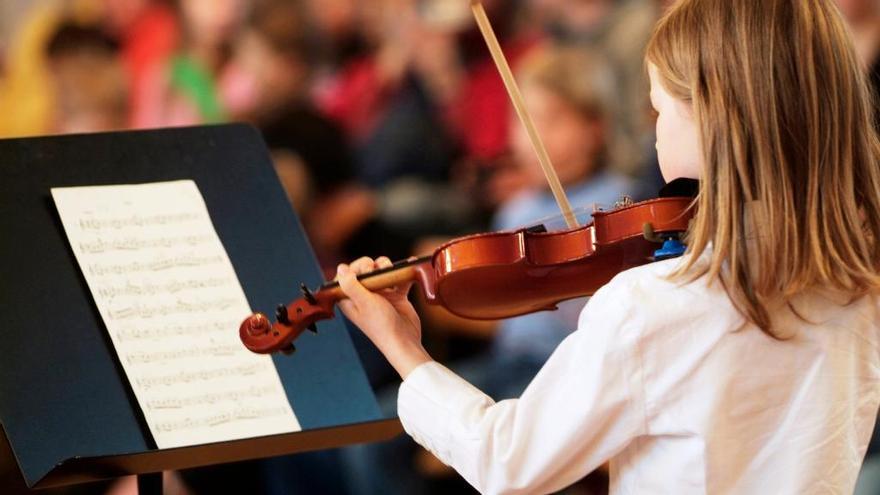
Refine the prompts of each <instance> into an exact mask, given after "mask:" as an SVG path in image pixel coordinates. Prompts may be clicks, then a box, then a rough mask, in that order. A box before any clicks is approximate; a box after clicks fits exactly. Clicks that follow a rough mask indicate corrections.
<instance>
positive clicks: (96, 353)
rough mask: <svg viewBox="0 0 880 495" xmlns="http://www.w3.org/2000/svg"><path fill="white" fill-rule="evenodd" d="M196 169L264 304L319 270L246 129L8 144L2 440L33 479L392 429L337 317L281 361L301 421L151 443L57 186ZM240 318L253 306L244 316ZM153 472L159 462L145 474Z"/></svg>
mask: <svg viewBox="0 0 880 495" xmlns="http://www.w3.org/2000/svg"><path fill="white" fill-rule="evenodd" d="M179 179H192V180H194V181H195V182H196V184H197V185H198V187H199V189H200V190H201V192H202V195H203V196H204V198H205V202H206V204H207V206H208V211H209V212H210V214H211V218H212V220H213V222H214V226H215V228H216V230H217V233H218V235H219V236H220V239H221V241H222V242H223V244H224V246H225V247H226V250H227V252H228V253H229V258H230V259H231V261H232V264H233V266H234V267H235V270H236V273H237V274H238V277H239V280H240V281H241V284H242V287H243V288H244V291H245V294H246V295H247V297H248V301H249V302H250V304H251V307H252V308H253V309H254V310H255V311H263V312H271V311H272V309H273V308H274V307H275V305H276V304H278V303H282V302H283V303H286V302H288V301H290V300H291V299H293V298H295V297H297V293H296V290H297V286H298V284H299V283H300V282H305V283H306V284H308V285H310V286H316V285H318V284H319V283H321V282H322V281H323V279H322V276H321V273H320V271H319V269H318V266H317V263H316V261H315V257H314V254H313V252H312V250H311V248H310V247H309V244H308V241H307V239H306V237H305V234H304V233H303V229H302V226H301V225H300V223H299V221H298V220H297V218H296V216H295V215H294V214H293V213H292V210H291V208H290V204H289V203H288V200H287V197H286V196H285V194H284V191H283V190H282V188H281V185H280V184H279V182H278V177H277V176H276V174H275V171H274V169H273V167H272V164H271V162H270V159H269V155H268V153H267V151H266V148H265V145H264V143H263V140H262V139H261V137H260V135H259V133H257V132H256V130H254V129H253V128H251V127H248V126H244V125H223V126H209V127H193V128H179V129H163V130H155V131H138V132H118V133H105V134H91V135H75V136H56V137H39V138H28V139H11V140H3V141H0V425H2V431H0V434H2V436H3V437H4V438H5V440H3V438H0V442H4V441H5V442H8V444H9V447H10V448H11V450H12V452H13V453H14V454H15V458H16V460H17V462H18V466H19V468H20V470H21V473H22V475H23V477H24V480H25V482H26V484H27V485H28V487H30V488H46V487H53V486H60V485H67V484H75V483H83V482H88V481H94V480H101V479H108V478H114V477H119V476H124V475H131V474H137V475H142V476H140V477H139V487H140V488H141V489H142V493H143V492H144V491H151V492H161V471H163V470H171V469H185V468H191V467H198V466H206V465H212V464H220V463H227V462H233V461H241V460H247V459H257V458H264V457H272V456H279V455H284V454H290V453H296V452H303V451H308V450H317V449H326V448H333V447H339V446H342V445H346V444H351V443H358V442H370V441H378V440H384V439H388V438H391V437H393V436H394V435H396V434H398V433H399V432H400V431H401V428H400V423H399V422H398V420H397V419H396V418H394V419H387V418H383V417H382V415H381V413H380V411H379V407H378V405H377V404H376V398H375V396H374V395H373V391H372V390H371V388H370V385H369V383H368V381H367V378H366V376H365V374H364V371H363V368H362V367H361V365H360V361H359V359H358V356H357V354H356V352H355V349H354V347H353V346H352V343H351V340H350V338H349V335H348V333H347V332H346V330H345V326H344V324H343V322H342V321H341V318H339V317H337V318H335V319H333V320H330V321H326V322H322V323H320V324H319V328H320V334H318V335H311V334H309V335H304V336H303V337H301V338H300V339H299V340H298V341H297V347H298V348H299V351H298V352H297V353H296V354H295V355H293V356H290V357H286V356H276V357H274V360H275V365H276V367H277V368H278V374H279V375H280V377H281V380H282V382H283V384H284V389H285V391H286V392H287V396H288V398H289V400H290V402H291V404H292V405H293V408H294V410H295V411H296V415H297V419H298V420H299V422H300V424H301V426H302V428H303V431H301V432H298V433H290V434H283V435H271V436H265V437H258V438H250V439H244V440H235V441H230V442H221V443H215V444H207V445H196V446H192V447H182V448H174V449H157V448H156V445H155V443H154V442H153V439H152V437H151V435H150V432H149V429H148V428H147V427H146V425H145V423H144V419H143V416H142V414H141V411H140V408H139V407H138V405H137V402H136V401H135V399H134V394H133V393H132V391H131V389H130V388H129V384H128V381H127V379H126V377H125V374H124V372H123V370H122V367H121V365H120V364H119V362H118V361H117V358H116V355H115V352H114V350H113V348H112V344H111V342H110V338H109V335H107V331H106V329H105V327H104V324H103V322H102V320H101V317H100V315H99V313H98V311H97V308H96V307H95V304H94V302H93V300H92V298H91V295H90V293H89V290H88V287H87V285H86V283H85V279H84V278H83V277H82V274H81V273H80V270H79V267H78V265H77V263H76V260H75V258H74V256H73V252H72V251H71V250H70V248H69V246H68V242H67V238H66V236H65V233H64V229H63V227H62V226H61V223H60V220H59V218H58V214H57V211H56V210H55V205H54V202H53V201H52V199H51V195H50V192H49V189H50V188H51V187H65V186H84V185H105V184H127V183H143V182H157V181H167V180H179ZM242 316H243V317H244V316H246V315H242ZM150 473H158V474H150Z"/></svg>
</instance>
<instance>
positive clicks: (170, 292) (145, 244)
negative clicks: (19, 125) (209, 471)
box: [52, 181, 301, 448]
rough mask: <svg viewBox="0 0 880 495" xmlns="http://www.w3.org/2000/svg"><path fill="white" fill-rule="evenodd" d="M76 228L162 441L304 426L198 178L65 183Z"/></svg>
mask: <svg viewBox="0 0 880 495" xmlns="http://www.w3.org/2000/svg"><path fill="white" fill-rule="evenodd" d="M52 196H53V198H54V199H55V204H56V206H57V208H58V212H59V214H60V216H61V221H62V223H63V224H64V230H65V231H66V233H67V238H68V240H69V241H70V245H71V247H72V249H73V252H74V254H75V255H76V259H77V262H78V263H79V266H80V269H81V270H82V273H83V275H84V276H85V279H86V282H87V283H88V286H89V289H90V290H91V293H92V297H93V298H94V300H95V304H96V305H97V307H98V310H99V311H100V313H101V317H102V318H103V320H104V323H105V325H106V327H107V330H108V331H109V332H110V338H111V340H112V342H113V345H114V347H115V348H116V352H117V355H118V356H119V361H120V362H121V363H122V367H123V368H124V369H125V373H126V375H127V376H128V380H129V383H131V387H132V389H134V393H135V396H136V397H137V400H138V403H139V404H140V407H141V410H142V411H143V413H144V416H145V417H146V421H147V424H148V425H149V427H150V431H151V432H152V434H153V438H154V439H155V441H156V444H157V445H158V446H159V447H160V448H170V447H179V446H185V445H196V444H203V443H209V442H219V441H224V440H232V439H237V438H246V437H255V436H261V435H271V434H276V433H284V432H291V431H299V430H300V429H301V428H300V426H299V423H298V421H297V419H296V416H295V414H294V412H293V409H292V408H291V406H290V402H289V401H288V400H287V396H286V395H285V392H284V389H283V387H282V384H281V380H280V378H279V377H278V372H277V370H276V369H275V366H274V364H273V363H272V359H271V358H270V357H269V356H260V355H256V354H253V353H251V352H250V351H248V350H247V349H245V347H244V346H243V345H242V344H241V341H240V340H239V337H238V327H239V325H240V324H241V321H242V320H243V319H244V318H245V317H246V316H247V315H249V314H251V309H250V307H249V305H248V303H247V299H246V298H245V295H244V291H243V290H242V288H241V285H240V284H239V281H238V277H237V276H236V274H235V271H234V270H233V267H232V264H231V263H230V261H229V257H228V256H227V254H226V251H225V249H224V248H223V245H222V244H221V243H220V238H219V237H218V236H217V232H216V231H215V230H214V226H213V224H212V223H211V219H210V217H209V215H208V210H207V207H206V206H205V202H204V200H203V198H202V195H201V193H200V192H199V190H198V188H197V187H196V185H195V183H194V182H192V181H175V182H162V183H153V184H139V185H120V186H94V187H70V188H54V189H52Z"/></svg>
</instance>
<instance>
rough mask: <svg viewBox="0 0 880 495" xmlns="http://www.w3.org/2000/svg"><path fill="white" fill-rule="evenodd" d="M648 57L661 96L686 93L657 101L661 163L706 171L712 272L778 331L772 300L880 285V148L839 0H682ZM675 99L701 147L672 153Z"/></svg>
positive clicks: (701, 224)
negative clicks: (814, 290) (819, 288)
mask: <svg viewBox="0 0 880 495" xmlns="http://www.w3.org/2000/svg"><path fill="white" fill-rule="evenodd" d="M647 61H648V65H649V70H650V71H651V73H652V79H653V83H654V86H658V85H659V87H655V88H654V90H653V91H652V93H655V94H652V96H656V95H658V94H659V96H661V99H662V97H665V96H669V97H670V98H671V99H672V100H674V101H673V103H674V105H670V106H668V108H658V111H659V113H660V116H659V119H658V132H657V134H658V136H657V139H658V142H657V146H658V150H659V151H660V153H659V158H660V161H661V168H662V169H663V170H664V171H665V175H667V176H669V177H667V178H672V177H671V176H674V175H682V174H683V175H687V174H688V172H689V171H691V172H692V171H694V170H695V168H696V170H697V171H698V175H700V177H701V179H702V187H701V192H700V196H699V199H698V204H697V207H698V210H699V211H698V214H697V217H696V220H695V222H694V225H693V228H692V231H691V233H690V248H691V250H692V251H693V252H694V254H697V253H701V252H703V251H704V250H705V249H706V248H707V247H709V245H710V243H711V248H712V252H713V257H712V263H711V266H709V267H707V268H706V270H704V271H703V273H708V274H709V275H710V277H717V276H721V277H722V278H723V280H724V282H725V284H726V287H727V288H728V291H729V293H730V294H731V297H732V299H733V300H734V302H735V303H737V304H738V305H739V306H740V308H741V309H742V310H743V311H744V312H745V313H746V314H747V315H748V316H749V317H750V319H751V320H752V321H753V322H755V323H756V324H757V325H759V326H760V327H761V328H762V329H764V330H765V331H770V330H771V329H770V320H769V316H768V312H767V309H766V306H767V304H768V302H769V301H774V302H776V301H782V302H784V301H787V300H789V298H790V297H791V296H793V295H795V294H797V293H799V292H801V291H802V290H804V289H805V288H808V287H814V286H826V287H830V288H834V289H838V290H841V291H844V292H847V293H849V294H851V295H853V296H855V295H859V294H862V293H865V292H868V291H875V290H877V288H878V287H880V279H878V275H877V272H878V268H880V249H878V243H877V242H875V240H877V239H880V170H878V167H880V160H878V154H880V144H878V139H877V134H876V132H875V130H874V128H873V121H872V104H871V99H870V94H869V91H868V89H867V86H866V79H865V76H864V74H863V73H862V71H861V70H860V66H859V62H858V60H857V57H856V54H855V52H854V49H853V47H852V42H851V40H850V38H849V35H848V31H847V28H846V26H845V25H844V21H843V20H842V19H841V16H840V14H839V12H838V10H837V8H836V7H835V6H834V4H833V2H832V0H761V1H750V2H732V1H730V0H684V1H679V2H678V3H676V4H675V5H674V6H673V7H672V9H671V10H670V11H669V12H668V13H667V14H666V15H665V16H664V18H663V19H662V20H661V21H660V23H659V24H658V26H657V28H656V30H655V33H654V35H653V37H652V39H651V41H650V43H649V46H648V50H647ZM655 103H657V102H656V101H655ZM661 107H662V105H661ZM670 108H671V109H672V111H674V112H677V113H676V115H674V119H673V120H675V119H679V121H683V122H687V121H688V119H690V122H691V123H692V126H693V134H694V136H693V137H694V141H696V142H695V143H694V144H695V146H696V147H697V150H696V152H697V154H696V155H695V156H692V155H687V154H685V155H684V157H682V156H681V155H678V154H675V153H665V151H666V150H667V149H668V147H669V146H668V145H669V143H668V142H666V141H665V140H668V139H670V137H675V136H674V133H672V132H670V129H669V128H668V127H669V126H668V122H669V120H668V118H667V116H666V115H664V113H665V112H667V110H669V109H670ZM682 129H683V132H684V133H685V134H687V125H685V126H683V128H682ZM689 159H693V160H694V161H695V163H688V160H689ZM673 160H675V161H673ZM676 168H678V169H679V170H683V171H684V172H683V173H682V172H678V173H677V172H676ZM700 169H701V170H700ZM747 204H748V211H747V212H746V205H747ZM746 213H748V216H746ZM747 238H748V239H750V241H749V247H748V249H746V239H747ZM695 258H696V256H695V257H693V258H692V259H691V261H690V262H689V264H688V265H686V268H685V269H688V268H691V266H692V265H693V262H694V260H695Z"/></svg>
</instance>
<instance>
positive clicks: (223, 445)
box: [29, 418, 403, 489]
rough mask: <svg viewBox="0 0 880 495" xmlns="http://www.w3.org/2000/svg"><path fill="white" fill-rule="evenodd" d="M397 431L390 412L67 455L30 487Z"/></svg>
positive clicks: (371, 438)
mask: <svg viewBox="0 0 880 495" xmlns="http://www.w3.org/2000/svg"><path fill="white" fill-rule="evenodd" d="M402 432H403V427H402V426H401V424H400V420H398V419H397V418H390V419H381V420H377V421H367V422H364V423H355V424H350V425H341V426H333V427H325V428H314V429H310V430H303V431H297V432H292V433H283V434H279V435H267V436H261V437H253V438H243V439H239V440H231V441H227V442H215V443H207V444H202V445H192V446H188V447H175V448H171V449H156V450H151V451H148V452H134V453H128V454H119V455H105V456H97V457H72V458H70V459H66V460H64V461H61V462H59V463H58V464H56V465H55V467H54V468H53V469H52V470H51V471H49V472H48V473H46V475H45V476H43V477H42V478H40V479H39V480H38V481H37V482H36V483H34V484H33V486H29V488H33V489H40V488H54V487H60V486H66V485H73V484H78V483H88V482H92V481H101V480H106V479H112V478H118V477H121V476H129V475H137V474H146V473H155V472H160V471H165V470H171V469H190V468H197V467H203V466H210V465H214V464H223V463H229V462H238V461H245V460H251V459H263V458H268V457H276V456H282V455H289V454H297V453H302V452H309V451H314V450H323V449H329V448H335V447H340V446H344V445H351V444H352V443H353V442H352V441H350V440H348V439H349V438H352V437H353V438H356V439H357V442H360V443H365V442H380V441H385V440H390V439H391V438H393V437H395V436H397V435H399V434H400V433H402ZM347 440H348V441H347Z"/></svg>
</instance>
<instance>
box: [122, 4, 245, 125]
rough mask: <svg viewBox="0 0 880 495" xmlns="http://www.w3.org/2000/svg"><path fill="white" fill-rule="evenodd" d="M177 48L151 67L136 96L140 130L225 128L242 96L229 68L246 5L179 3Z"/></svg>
mask: <svg viewBox="0 0 880 495" xmlns="http://www.w3.org/2000/svg"><path fill="white" fill-rule="evenodd" d="M176 7H177V11H178V15H179V20H180V45H179V47H178V49H177V51H176V52H175V54H174V55H173V56H171V57H170V58H169V59H168V60H167V61H164V62H161V63H159V64H158V65H157V66H155V67H153V69H152V70H151V71H150V75H149V77H148V82H145V83H144V87H145V89H144V91H143V92H142V93H141V94H139V95H138V101H137V102H136V103H135V108H137V109H138V110H139V111H141V110H142V112H140V113H139V114H138V115H135V117H134V121H135V122H134V124H135V125H136V126H138V127H161V126H175V125H195V124H204V123H216V122H223V121H225V120H227V118H228V107H229V106H233V105H241V104H240V103H237V102H235V100H236V98H239V97H240V95H241V92H240V88H239V78H240V74H236V73H235V72H234V71H233V70H231V67H230V65H229V64H228V62H229V60H230V57H231V55H232V49H233V46H234V43H235V41H236V40H237V36H238V35H239V33H240V29H241V27H242V24H243V22H244V20H245V17H246V15H247V12H248V9H249V7H250V2H249V1H248V0H178V1H177V5H176Z"/></svg>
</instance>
